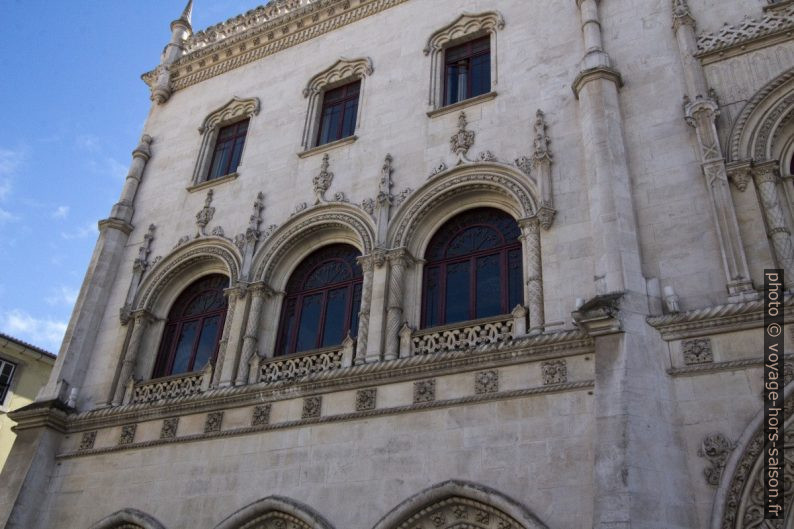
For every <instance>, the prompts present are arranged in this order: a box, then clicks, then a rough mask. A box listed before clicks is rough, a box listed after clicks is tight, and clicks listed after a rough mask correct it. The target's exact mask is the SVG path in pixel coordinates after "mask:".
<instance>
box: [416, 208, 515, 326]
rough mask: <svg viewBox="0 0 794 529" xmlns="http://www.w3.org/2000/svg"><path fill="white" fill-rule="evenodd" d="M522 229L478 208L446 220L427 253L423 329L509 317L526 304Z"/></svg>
mask: <svg viewBox="0 0 794 529" xmlns="http://www.w3.org/2000/svg"><path fill="white" fill-rule="evenodd" d="M520 234H521V230H520V229H519V227H518V223H516V221H515V220H514V219H513V218H512V217H510V215H508V214H506V213H504V212H502V211H499V210H497V209H491V208H477V209H472V210H469V211H466V212H464V213H461V214H460V215H458V216H456V217H453V218H452V219H450V220H449V221H447V222H446V223H445V224H444V225H443V226H442V227H441V228H440V229H439V230H438V232H436V234H435V235H434V236H433V238H432V239H431V241H430V244H429V245H428V247H427V251H426V252H425V259H426V260H427V263H426V265H425V273H424V280H423V296H424V301H423V303H422V326H423V327H432V326H435V325H444V324H447V323H455V322H459V321H465V320H473V319H477V318H486V317H489V316H496V315H499V314H507V313H509V312H510V311H511V310H512V309H513V307H515V306H516V305H518V304H520V303H522V301H521V300H522V298H523V294H522V269H521V243H520V242H519V235H520Z"/></svg>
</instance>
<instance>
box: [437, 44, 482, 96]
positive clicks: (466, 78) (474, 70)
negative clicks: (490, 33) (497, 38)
mask: <svg viewBox="0 0 794 529" xmlns="http://www.w3.org/2000/svg"><path fill="white" fill-rule="evenodd" d="M444 59H445V60H444V62H445V71H444V104H445V105H451V104H452V103H457V102H458V101H463V100H464V99H469V98H470V97H476V96H478V95H482V94H486V93H488V92H490V90H491V41H490V37H483V38H480V39H477V40H473V41H471V42H466V43H464V44H461V45H460V46H455V47H452V48H449V49H447V51H446V53H445V56H444Z"/></svg>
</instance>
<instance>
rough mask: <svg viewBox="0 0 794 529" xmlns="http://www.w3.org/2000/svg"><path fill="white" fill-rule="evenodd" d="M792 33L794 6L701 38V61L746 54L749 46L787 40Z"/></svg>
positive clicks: (698, 41)
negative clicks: (739, 52)
mask: <svg viewBox="0 0 794 529" xmlns="http://www.w3.org/2000/svg"><path fill="white" fill-rule="evenodd" d="M792 29H794V4H789V5H787V6H785V7H783V8H781V9H776V10H773V9H768V10H766V11H764V14H763V15H762V16H761V17H759V18H755V19H751V18H745V19H744V20H742V21H741V22H739V23H737V24H732V25H729V24H726V25H724V26H723V27H722V28H720V29H719V31H715V32H712V33H704V34H702V35H699V36H698V39H697V49H698V57H705V56H710V55H713V54H724V53H726V52H728V51H729V50H732V49H734V48H740V49H742V48H743V50H742V51H743V52H745V53H746V48H747V47H748V46H750V45H752V44H754V43H756V42H759V41H767V40H770V39H775V38H776V37H780V38H785V36H786V33H789V32H790V31H791V30H792ZM789 38H790V37H789ZM767 44H768V43H767ZM708 62H710V61H708Z"/></svg>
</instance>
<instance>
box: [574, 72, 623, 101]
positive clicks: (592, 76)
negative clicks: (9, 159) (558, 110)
mask: <svg viewBox="0 0 794 529" xmlns="http://www.w3.org/2000/svg"><path fill="white" fill-rule="evenodd" d="M597 79H605V80H607V81H612V82H613V83H615V86H617V87H618V88H622V87H623V77H622V76H621V75H620V72H618V71H617V70H616V69H614V68H612V67H611V66H596V67H594V68H587V69H585V70H582V71H581V72H579V74H578V75H577V76H576V78H575V79H574V80H573V83H572V84H571V88H572V89H573V95H574V96H576V99H579V94H580V93H581V92H582V88H584V86H585V85H586V84H587V83H589V82H590V81H595V80H597Z"/></svg>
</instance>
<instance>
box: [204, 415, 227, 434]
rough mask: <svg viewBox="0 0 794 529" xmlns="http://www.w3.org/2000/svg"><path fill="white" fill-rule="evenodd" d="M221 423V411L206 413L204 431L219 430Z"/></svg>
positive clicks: (212, 431)
mask: <svg viewBox="0 0 794 529" xmlns="http://www.w3.org/2000/svg"><path fill="white" fill-rule="evenodd" d="M222 423H223V412H222V411H213V412H210V413H208V414H207V420H206V421H205V422H204V433H214V432H220V431H221V424H222Z"/></svg>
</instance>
